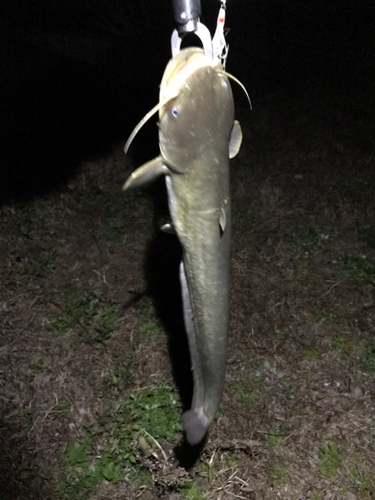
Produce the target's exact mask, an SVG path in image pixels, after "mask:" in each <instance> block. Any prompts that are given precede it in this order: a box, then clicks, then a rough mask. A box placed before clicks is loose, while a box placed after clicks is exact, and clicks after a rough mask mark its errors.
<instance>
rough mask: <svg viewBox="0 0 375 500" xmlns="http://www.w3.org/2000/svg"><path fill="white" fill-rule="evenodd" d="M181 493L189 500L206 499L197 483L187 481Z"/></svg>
mask: <svg viewBox="0 0 375 500" xmlns="http://www.w3.org/2000/svg"><path fill="white" fill-rule="evenodd" d="M180 492H181V495H182V496H183V498H186V499H187V500H204V497H203V495H202V493H201V492H200V491H199V488H198V486H197V485H196V484H195V483H186V484H184V485H183V486H182V487H181V489H180Z"/></svg>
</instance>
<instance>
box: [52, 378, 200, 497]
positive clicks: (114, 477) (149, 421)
mask: <svg viewBox="0 0 375 500" xmlns="http://www.w3.org/2000/svg"><path fill="white" fill-rule="evenodd" d="M63 408H65V409H67V407H63ZM99 423H100V425H99V427H98V428H96V429H89V430H88V432H87V434H86V436H85V437H84V438H82V439H81V440H79V441H78V442H74V441H72V442H70V443H69V445H68V448H67V451H66V453H65V462H66V471H65V473H64V474H63V476H62V477H61V479H60V481H59V484H58V490H59V492H60V493H61V494H62V495H63V498H64V499H67V500H68V499H69V500H84V499H86V498H88V497H89V495H90V494H91V491H92V489H93V487H94V486H95V485H97V484H100V483H101V482H102V481H104V480H106V481H109V482H112V483H117V482H118V481H121V480H122V479H123V477H124V471H125V470H128V471H130V470H131V468H133V469H134V470H136V472H137V473H136V476H135V477H136V482H137V483H139V481H140V480H142V484H143V483H144V484H146V483H147V482H148V481H149V479H150V477H149V474H148V472H145V471H142V469H141V465H140V464H139V463H138V462H137V458H136V457H137V455H136V454H135V452H134V442H138V452H137V453H146V452H147V450H148V449H149V448H151V447H152V446H154V445H155V441H154V440H157V441H166V440H169V441H173V440H174V438H175V434H176V432H180V431H181V430H182V427H181V424H180V402H179V399H178V397H177V396H176V394H174V393H173V392H172V390H171V387H170V386H169V384H166V383H159V384H156V385H153V386H150V387H148V388H145V389H142V390H139V391H134V392H133V393H132V394H131V395H130V397H129V399H128V400H127V401H125V402H124V403H122V404H121V405H117V407H115V408H112V409H110V410H108V411H107V412H106V413H105V414H103V415H102V416H101V418H99ZM99 438H100V439H99ZM103 438H104V441H105V446H104V450H102V451H100V450H98V448H97V443H98V442H99V441H100V442H102V441H103ZM98 440H99V441H98ZM142 443H143V444H144V445H143V446H141V444H142ZM186 498H190V497H186ZM191 498H194V497H191ZM196 498H197V499H198V498H199V497H196Z"/></svg>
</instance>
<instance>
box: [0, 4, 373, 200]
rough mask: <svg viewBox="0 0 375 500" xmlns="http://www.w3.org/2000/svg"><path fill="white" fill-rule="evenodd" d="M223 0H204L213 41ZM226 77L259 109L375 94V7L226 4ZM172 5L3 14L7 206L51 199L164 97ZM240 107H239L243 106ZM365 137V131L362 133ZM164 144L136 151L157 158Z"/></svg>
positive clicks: (0, 155)
mask: <svg viewBox="0 0 375 500" xmlns="http://www.w3.org/2000/svg"><path fill="white" fill-rule="evenodd" d="M219 5H220V4H219V2H218V1H217V0H202V18H201V20H202V22H203V23H204V24H206V25H207V26H208V28H209V29H210V31H211V32H212V33H213V31H214V28H215V22H216V17H217V13H218V9H219ZM227 7H228V8H227V23H226V26H227V27H229V28H230V29H231V31H230V33H229V35H228V41H229V44H230V52H229V57H228V62H227V70H228V71H229V72H231V73H232V74H234V75H235V76H236V77H237V78H239V79H240V80H241V81H242V82H243V83H244V84H245V85H246V87H247V88H248V90H249V93H250V95H251V97H252V100H253V104H254V106H257V103H262V104H263V105H264V103H267V100H268V98H269V96H271V95H272V96H275V94H276V95H278V96H280V99H282V98H283V96H286V95H288V96H290V95H298V94H301V93H303V92H306V90H307V89H311V88H316V89H321V90H322V91H324V89H329V91H330V92H332V91H336V90H337V92H343V91H344V92H349V93H353V92H354V93H356V95H358V99H359V100H360V99H361V96H362V95H365V93H366V89H367V90H368V89H369V88H371V87H372V86H373V76H374V75H373V73H374V69H375V64H374V34H373V27H374V23H373V21H374V18H375V16H374V3H373V2H372V1H370V0H361V2H352V1H349V0H344V1H331V2H330V1H327V0H325V1H317V0H315V1H314V0H309V1H308V2H307V1H306V2H303V1H300V0H284V1H283V2H278V1H276V0H228V3H227ZM174 27H175V26H174V20H173V15H172V6H171V2H169V1H167V0H165V1H164V2H163V1H157V2H155V1H152V0H143V1H142V0H139V1H133V2H129V1H127V0H112V1H111V2H108V1H105V0H81V1H77V0H75V1H72V0H69V1H66V0H65V1H56V0H50V1H48V2H47V1H46V0H39V1H31V0H12V2H10V1H9V0H8V2H7V4H4V3H2V6H1V7H0V37H1V38H0V43H1V56H0V58H1V59H0V64H1V66H0V91H1V109H0V123H1V129H0V137H1V143H0V169H1V170H0V173H1V178H0V199H2V200H7V199H9V198H11V197H17V198H20V197H29V196H31V195H33V194H37V193H43V192H46V191H48V190H50V189H51V188H54V187H55V186H57V185H59V183H61V182H65V181H66V180H67V179H68V178H69V176H71V175H74V173H75V171H76V169H77V166H78V165H79V164H80V162H81V161H82V160H85V159H89V158H95V157H98V156H101V155H105V154H107V153H109V152H110V151H111V149H112V148H113V147H114V145H116V144H118V143H120V142H121V141H122V140H123V142H125V140H126V138H127V136H128V134H129V133H130V132H131V130H132V129H133V127H134V126H135V124H136V123H137V122H138V121H139V119H140V118H141V117H142V116H143V114H145V113H146V112H147V111H148V110H149V109H150V108H151V107H152V106H153V105H155V103H156V102H157V98H158V84H159V83H160V80H161V76H162V74H163V70H164V68H165V66H166V63H167V61H168V59H169V58H170V36H171V33H172V30H173V29H174ZM240 105H241V103H240ZM353 132H355V131H353ZM155 147H156V148H157V143H156V135H155V137H153V138H152V139H151V138H150V141H146V144H145V141H144V140H143V141H142V144H139V143H138V145H137V144H135V145H134V146H132V148H133V151H134V154H137V148H138V150H140V151H141V153H140V154H141V156H142V154H144V155H145V157H146V158H145V159H147V154H148V149H150V150H153V148H155Z"/></svg>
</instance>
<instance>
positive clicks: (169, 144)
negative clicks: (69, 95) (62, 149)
mask: <svg viewBox="0 0 375 500" xmlns="http://www.w3.org/2000/svg"><path fill="white" fill-rule="evenodd" d="M228 78H233V79H235V78H234V77H232V76H231V75H229V74H228V73H226V72H225V71H224V69H223V66H222V64H221V63H220V62H219V61H217V60H215V61H213V60H212V59H209V58H208V57H206V56H205V54H204V52H203V50H202V49H200V48H197V47H190V48H186V49H183V50H181V52H179V53H178V54H177V55H176V56H175V57H174V58H173V59H171V60H170V61H169V63H168V65H167V67H166V69H165V72H164V76H163V79H162V82H161V87H160V101H159V103H158V104H157V106H155V107H154V108H153V109H152V110H151V111H150V112H149V113H148V114H147V115H146V116H145V118H144V119H143V120H142V121H141V122H140V123H139V124H138V125H137V127H136V128H135V129H134V131H133V133H132V134H131V136H130V138H129V139H128V142H127V143H126V146H125V152H127V150H128V148H129V145H130V143H131V142H132V140H133V138H134V136H135V135H136V133H137V132H138V131H139V129H140V128H141V127H142V126H143V124H144V123H145V122H146V121H147V120H148V119H149V118H150V117H151V116H152V115H153V114H154V113H156V112H157V111H159V123H158V127H159V147H160V155H159V156H157V157H156V158H154V159H153V160H151V161H150V162H148V163H146V164H145V165H143V166H141V167H140V168H138V169H137V170H136V171H135V172H134V173H133V174H132V175H131V176H130V178H129V179H128V180H127V182H126V183H125V185H124V189H128V188H130V187H137V186H141V185H143V184H145V183H148V182H150V181H152V180H154V179H155V178H157V177H158V176H160V175H164V176H165V181H166V186H167V193H168V202H169V209H170V215H171V219H172V225H167V226H166V227H164V228H162V229H165V230H167V231H174V232H175V233H176V234H177V236H178V238H179V240H180V243H181V246H182V253H183V259H182V262H181V265H180V281H181V288H182V298H183V309H184V321H185V327H186V331H187V336H188V341H189V347H190V355H191V361H192V370H193V379H194V394H193V400H192V404H191V409H190V410H189V411H187V412H185V413H184V414H183V415H182V424H183V427H184V430H185V432H186V437H187V440H188V442H189V443H190V444H191V445H196V444H198V443H199V442H200V441H201V440H202V439H203V437H204V436H205V434H206V432H207V430H208V427H209V425H210V424H211V422H212V420H213V418H214V416H215V414H216V411H217V409H218V407H219V405H220V401H221V398H222V393H223V387H224V378H225V368H226V344H227V335H228V312H229V277H230V238H231V203H230V187H229V159H230V158H233V157H234V156H235V155H236V154H237V152H238V151H239V148H240V145H241V141H242V132H241V127H240V125H239V123H238V122H237V121H234V103H233V95H232V90H231V86H230V83H229V80H228ZM236 81H237V80H236ZM240 85H241V86H242V84H240ZM245 92H246V90H245ZM246 95H247V93H246Z"/></svg>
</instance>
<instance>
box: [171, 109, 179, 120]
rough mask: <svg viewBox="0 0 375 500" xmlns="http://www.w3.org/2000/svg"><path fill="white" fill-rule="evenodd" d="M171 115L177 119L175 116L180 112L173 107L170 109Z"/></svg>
mask: <svg viewBox="0 0 375 500" xmlns="http://www.w3.org/2000/svg"><path fill="white" fill-rule="evenodd" d="M171 113H172V115H173V116H174V117H175V118H177V116H178V115H179V114H180V110H179V109H178V108H176V106H173V108H172V109H171Z"/></svg>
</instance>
